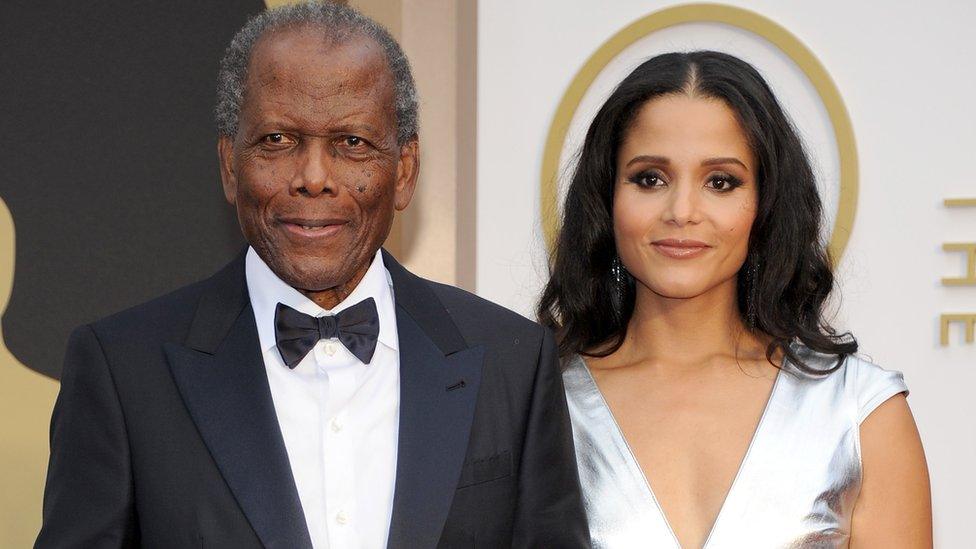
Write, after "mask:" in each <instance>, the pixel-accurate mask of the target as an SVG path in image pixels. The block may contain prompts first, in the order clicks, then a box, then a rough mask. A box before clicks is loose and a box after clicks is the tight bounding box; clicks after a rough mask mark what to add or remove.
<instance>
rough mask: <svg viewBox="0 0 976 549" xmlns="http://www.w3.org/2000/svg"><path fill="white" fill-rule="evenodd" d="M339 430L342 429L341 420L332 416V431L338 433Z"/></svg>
mask: <svg viewBox="0 0 976 549" xmlns="http://www.w3.org/2000/svg"><path fill="white" fill-rule="evenodd" d="M341 430H342V421H341V420H340V419H339V418H337V417H334V418H332V432H333V433H338V432H339V431H341Z"/></svg>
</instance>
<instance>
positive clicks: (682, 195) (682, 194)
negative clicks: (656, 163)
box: [664, 181, 702, 227]
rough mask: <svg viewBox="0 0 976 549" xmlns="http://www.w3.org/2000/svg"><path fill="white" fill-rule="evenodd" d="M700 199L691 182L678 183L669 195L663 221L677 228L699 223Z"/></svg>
mask: <svg viewBox="0 0 976 549" xmlns="http://www.w3.org/2000/svg"><path fill="white" fill-rule="evenodd" d="M701 198H702V197H701V195H700V193H699V192H698V189H697V188H696V187H695V185H694V184H693V183H692V182H690V181H689V182H679V183H678V184H677V185H675V186H673V187H672V188H671V192H670V193H669V196H668V204H667V208H665V211H664V215H665V221H666V222H668V223H671V224H673V225H676V226H678V227H683V226H685V225H687V224H689V223H692V224H694V223H698V222H700V221H701Z"/></svg>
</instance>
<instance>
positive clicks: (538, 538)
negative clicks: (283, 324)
mask: <svg viewBox="0 0 976 549" xmlns="http://www.w3.org/2000/svg"><path fill="white" fill-rule="evenodd" d="M383 259H384V261H385V263H386V267H387V269H388V270H389V272H390V274H391V276H392V279H393V288H394V298H395V301H396V317H397V333H398V335H399V338H400V427H399V443H398V454H397V471H396V485H395V492H394V498H393V515H392V522H391V525H390V537H389V547H391V548H403V549H419V548H425V547H490V548H494V547H510V546H516V547H560V548H561V547H567V548H568V547H586V546H588V545H589V535H588V532H587V527H586V522H585V518H584V514H583V508H582V505H581V502H580V496H579V480H578V477H577V471H576V463H575V458H574V453H573V441H572V434H571V428H570V423H569V416H568V413H567V410H566V402H565V395H564V394H563V387H562V381H561V377H560V374H559V371H558V366H557V359H556V354H555V346H554V344H553V340H552V337H551V335H550V334H549V333H548V332H547V331H546V330H545V329H543V328H542V327H540V326H538V325H537V324H534V323H532V322H530V321H528V320H525V319H524V318H522V317H520V316H518V315H516V314H514V313H512V312H510V311H507V310H505V309H503V308H501V307H499V306H497V305H493V304H491V303H489V302H487V301H484V300H482V299H480V298H478V297H475V296H473V295H471V294H468V293H466V292H464V291H462V290H458V289H456V288H453V287H450V286H445V285H441V284H436V283H434V282H430V281H427V280H423V279H421V278H418V277H416V276H414V275H413V274H411V273H409V272H408V271H406V270H405V269H404V268H403V267H401V266H400V265H399V264H398V263H397V262H396V261H395V260H394V259H393V258H392V257H390V256H389V255H388V254H385V253H384V258H383ZM322 520H325V517H322ZM36 546H37V547H43V548H47V547H84V548H92V547H132V546H144V547H160V548H167V549H170V548H197V547H208V548H211V547H227V548H234V549H245V548H257V547H267V548H274V549H296V548H306V547H311V542H310V540H309V535H308V529H307V527H306V523H305V517H304V514H303V512H302V508H301V503H300V501H299V499H298V493H297V491H296V489H295V481H294V478H293V476H292V473H291V469H290V467H289V464H288V456H287V454H286V451H285V445H284V442H283V440H282V437H281V432H280V430H279V427H278V420H277V417H276V415H275V409H274V405H273V402H272V399H271V391H270V389H269V386H268V380H267V376H266V373H265V365H264V361H263V358H262V356H261V351H260V346H259V344H258V335H257V330H256V327H255V323H254V315H253V313H252V310H251V305H250V300H249V299H248V294H247V285H246V282H245V278H244V255H243V254H241V256H240V257H238V258H237V259H236V260H235V261H233V262H232V263H231V264H230V265H228V266H227V267H226V268H224V269H223V270H222V271H221V272H219V273H217V274H216V275H214V276H213V277H212V278H210V279H208V280H205V281H203V282H200V283H197V284H194V285H192V286H188V287H186V288H183V289H181V290H178V291H176V292H175V293H173V294H170V295H168V296H165V297H162V298H159V299H157V300H155V301H151V302H149V303H147V304H144V305H141V306H138V307H136V308H133V309H130V310H128V311H125V312H122V313H119V314H117V315H114V316H112V317H109V318H107V319H104V320H101V321H98V322H95V323H94V324H91V325H88V326H83V327H81V328H79V329H77V330H76V331H75V332H74V334H73V335H72V337H71V339H70V341H69V343H68V351H67V357H66V359H65V365H64V371H63V374H62V379H61V393H60V395H59V397H58V401H57V405H56V406H55V409H54V414H53V417H52V421H51V461H50V467H49V471H48V477H47V487H46V489H45V492H44V524H43V527H42V529H41V532H40V535H39V537H38V539H37V544H36ZM334 549H339V548H334Z"/></svg>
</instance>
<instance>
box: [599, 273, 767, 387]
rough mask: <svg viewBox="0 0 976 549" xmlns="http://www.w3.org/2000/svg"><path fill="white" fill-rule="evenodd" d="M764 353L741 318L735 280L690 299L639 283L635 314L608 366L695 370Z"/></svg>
mask: <svg viewBox="0 0 976 549" xmlns="http://www.w3.org/2000/svg"><path fill="white" fill-rule="evenodd" d="M764 349H765V346H764V345H763V343H762V342H761V341H760V340H759V338H757V337H756V336H755V335H753V334H751V333H750V332H749V330H748V329H746V327H745V325H744V323H743V322H742V320H741V316H740V313H739V307H738V303H737V300H736V282H735V279H731V280H729V281H726V282H725V283H723V284H721V285H719V286H716V287H715V288H712V289H711V290H709V291H707V292H705V293H703V294H700V295H697V296H695V297H689V298H669V297H664V296H662V295H660V294H656V293H654V292H653V291H651V290H650V289H648V288H647V287H645V286H643V285H641V284H640V283H638V284H637V296H636V301H635V304H634V313H633V315H632V316H631V319H630V323H629V324H628V326H627V335H626V337H625V338H624V341H623V343H622V345H621V346H620V349H618V350H617V351H616V352H615V353H613V357H614V358H615V359H616V360H614V361H613V362H614V363H615V364H618V365H636V364H641V365H647V366H651V367H661V368H667V369H669V370H674V369H685V368H700V367H701V366H702V365H703V364H708V363H711V362H713V361H714V359H716V358H727V357H735V358H741V359H745V360H755V359H763V358H764V357H765V352H764Z"/></svg>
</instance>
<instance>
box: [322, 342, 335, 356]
mask: <svg viewBox="0 0 976 549" xmlns="http://www.w3.org/2000/svg"><path fill="white" fill-rule="evenodd" d="M337 350H338V348H337V347H336V344H335V343H332V342H331V341H329V342H327V343H326V344H325V354H327V355H329V356H332V355H334V354H336V351H337Z"/></svg>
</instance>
